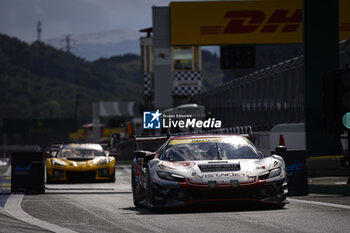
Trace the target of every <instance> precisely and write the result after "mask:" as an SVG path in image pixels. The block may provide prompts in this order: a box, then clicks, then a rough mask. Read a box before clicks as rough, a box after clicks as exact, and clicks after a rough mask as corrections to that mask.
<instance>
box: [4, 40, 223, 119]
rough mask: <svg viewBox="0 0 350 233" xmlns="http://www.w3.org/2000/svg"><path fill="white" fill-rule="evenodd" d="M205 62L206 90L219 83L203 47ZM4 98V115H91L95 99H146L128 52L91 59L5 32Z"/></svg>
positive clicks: (134, 58)
mask: <svg viewBox="0 0 350 233" xmlns="http://www.w3.org/2000/svg"><path fill="white" fill-rule="evenodd" d="M203 60H204V62H203V63H204V65H203V75H202V77H204V80H203V86H204V89H207V88H210V87H214V86H215V85H218V84H220V83H221V82H222V77H223V75H222V72H221V71H220V69H219V66H218V64H219V63H218V58H217V57H216V55H212V54H211V53H209V52H206V51H203ZM0 97H1V101H0V118H61V117H62V118H69V117H78V118H83V117H84V118H90V116H91V103H92V102H93V101H118V100H119V101H130V100H134V101H137V102H138V103H142V72H141V59H140V56H138V55H133V54H126V55H123V56H115V57H111V58H108V59H99V60H96V61H94V62H88V61H86V60H84V59H82V58H79V57H76V56H74V55H73V54H71V53H67V52H64V51H62V50H57V49H55V48H53V47H51V46H48V45H46V44H44V43H41V42H34V43H32V44H27V43H25V42H22V41H20V40H18V39H16V38H11V37H9V36H6V35H2V34H0ZM90 119H91V118H90Z"/></svg>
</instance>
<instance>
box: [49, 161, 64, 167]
mask: <svg viewBox="0 0 350 233" xmlns="http://www.w3.org/2000/svg"><path fill="white" fill-rule="evenodd" d="M50 163H51V164H52V165H57V166H66V164H64V163H62V162H58V161H57V160H56V161H55V160H53V159H51V160H50Z"/></svg>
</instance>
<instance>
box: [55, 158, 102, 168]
mask: <svg viewBox="0 0 350 233" xmlns="http://www.w3.org/2000/svg"><path fill="white" fill-rule="evenodd" d="M107 158H108V157H105V156H100V157H94V158H91V159H88V160H82V159H79V158H77V159H76V160H75V159H73V158H69V159H68V158H52V160H53V161H54V162H55V163H56V164H59V165H63V166H68V167H88V166H96V165H97V164H98V163H100V162H102V161H104V160H106V159H107Z"/></svg>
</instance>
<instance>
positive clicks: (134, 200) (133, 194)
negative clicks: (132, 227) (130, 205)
mask: <svg viewBox="0 0 350 233" xmlns="http://www.w3.org/2000/svg"><path fill="white" fill-rule="evenodd" d="M135 192H136V191H135V188H134V189H133V190H132V200H133V202H134V206H135V207H138V208H139V207H142V205H141V204H140V203H138V202H137V201H136V198H135V197H136V194H135Z"/></svg>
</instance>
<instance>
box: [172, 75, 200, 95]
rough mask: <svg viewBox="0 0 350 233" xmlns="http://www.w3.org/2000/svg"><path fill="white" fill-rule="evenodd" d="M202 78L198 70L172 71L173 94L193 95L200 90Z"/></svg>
mask: <svg viewBox="0 0 350 233" xmlns="http://www.w3.org/2000/svg"><path fill="white" fill-rule="evenodd" d="M201 87H202V80H201V73H200V72H193V71H190V72H186V71H181V72H174V73H173V95H174V96H193V95H195V94H198V93H200V92H201Z"/></svg>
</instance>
